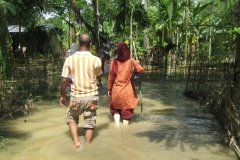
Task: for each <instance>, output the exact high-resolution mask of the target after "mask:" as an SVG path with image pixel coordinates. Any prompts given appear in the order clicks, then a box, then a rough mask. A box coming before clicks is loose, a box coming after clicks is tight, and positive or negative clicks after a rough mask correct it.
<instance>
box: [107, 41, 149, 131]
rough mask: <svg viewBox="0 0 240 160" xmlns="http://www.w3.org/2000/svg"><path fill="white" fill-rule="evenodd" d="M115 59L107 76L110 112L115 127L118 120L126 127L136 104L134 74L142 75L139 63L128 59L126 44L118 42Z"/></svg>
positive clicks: (142, 70) (128, 51)
mask: <svg viewBox="0 0 240 160" xmlns="http://www.w3.org/2000/svg"><path fill="white" fill-rule="evenodd" d="M116 53H117V57H116V58H115V59H113V61H112V64H111V66H110V72H109V75H108V95H109V96H110V111H111V113H112V115H113V116H114V120H115V123H116V125H117V127H119V125H120V118H122V119H123V124H126V125H128V124H129V122H130V120H131V119H132V117H133V110H134V108H135V107H136V106H137V104H138V98H137V93H136V90H135V86H134V85H133V82H132V75H133V73H134V72H138V73H143V72H144V69H143V67H142V66H141V65H140V62H139V61H136V60H134V59H131V58H130V50H129V48H128V46H127V44H126V43H123V42H120V43H118V44H117V49H116Z"/></svg>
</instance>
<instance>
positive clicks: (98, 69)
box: [94, 58, 103, 76]
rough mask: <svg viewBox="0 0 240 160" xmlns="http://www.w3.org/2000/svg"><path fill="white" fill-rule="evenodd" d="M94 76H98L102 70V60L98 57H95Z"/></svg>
mask: <svg viewBox="0 0 240 160" xmlns="http://www.w3.org/2000/svg"><path fill="white" fill-rule="evenodd" d="M94 68H95V73H96V76H100V75H101V74H102V73H103V72H102V61H101V59H100V58H97V62H96V64H95V65H94Z"/></svg>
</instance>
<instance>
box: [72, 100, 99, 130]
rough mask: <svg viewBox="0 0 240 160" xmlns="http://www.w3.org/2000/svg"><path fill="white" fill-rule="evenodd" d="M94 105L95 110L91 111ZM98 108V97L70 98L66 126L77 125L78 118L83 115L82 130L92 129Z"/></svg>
mask: <svg viewBox="0 0 240 160" xmlns="http://www.w3.org/2000/svg"><path fill="white" fill-rule="evenodd" d="M92 105H95V106H96V109H91V106H92ZM97 108H98V97H97V96H91V97H79V98H76V97H71V98H70V104H69V108H68V110H67V124H69V123H76V124H78V123H79V116H80V115H81V114H83V117H84V124H83V127H84V128H94V127H95V126H96V116H97V112H96V110H97Z"/></svg>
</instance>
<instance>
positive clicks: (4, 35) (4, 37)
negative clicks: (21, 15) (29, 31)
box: [0, 10, 10, 77]
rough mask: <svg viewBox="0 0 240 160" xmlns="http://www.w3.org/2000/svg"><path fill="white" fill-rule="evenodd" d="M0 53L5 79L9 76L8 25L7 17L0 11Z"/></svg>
mask: <svg viewBox="0 0 240 160" xmlns="http://www.w3.org/2000/svg"><path fill="white" fill-rule="evenodd" d="M0 16H1V18H0V27H1V29H0V53H1V54H2V59H3V62H2V69H3V75H4V76H6V77H9V76H10V72H8V71H9V70H10V66H9V63H10V54H9V48H8V47H9V33H8V24H7V19H6V17H7V15H6V14H5V13H4V11H3V10H0Z"/></svg>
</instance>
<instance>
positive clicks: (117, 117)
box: [113, 113, 120, 127]
mask: <svg viewBox="0 0 240 160" xmlns="http://www.w3.org/2000/svg"><path fill="white" fill-rule="evenodd" d="M113 117H114V121H115V123H116V126H117V127H119V126H120V114H119V113H115V114H114V116H113Z"/></svg>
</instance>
